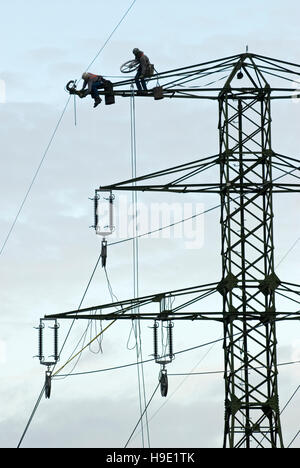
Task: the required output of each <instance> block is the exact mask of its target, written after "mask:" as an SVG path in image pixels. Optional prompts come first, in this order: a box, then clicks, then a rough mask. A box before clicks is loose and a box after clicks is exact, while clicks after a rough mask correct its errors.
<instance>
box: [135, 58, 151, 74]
mask: <svg viewBox="0 0 300 468" xmlns="http://www.w3.org/2000/svg"><path fill="white" fill-rule="evenodd" d="M138 61H139V63H140V66H139V72H140V74H141V75H144V76H145V75H147V73H148V70H149V65H150V60H149V59H148V57H147V55H145V54H142V55H141V56H140V57H139V58H138Z"/></svg>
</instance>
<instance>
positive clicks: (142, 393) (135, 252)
mask: <svg viewBox="0 0 300 468" xmlns="http://www.w3.org/2000/svg"><path fill="white" fill-rule="evenodd" d="M130 140H131V145H130V146H131V176H132V178H133V179H135V178H136V177H137V151H136V108H135V97H134V87H133V85H132V86H131V97H130ZM132 208H133V213H132V217H133V220H132V221H133V222H132V231H133V240H132V267H133V295H134V299H136V298H138V297H139V239H138V237H137V232H138V194H137V191H132ZM135 310H136V311H137V313H139V307H137V308H136V309H134V310H133V313H134V311H135ZM132 328H133V330H134V334H135V350H136V359H137V374H138V390H139V404H140V414H141V427H142V428H143V424H142V420H143V416H144V415H145V418H146V429H147V441H148V447H149V448H150V434H149V425H148V417H147V410H146V388H145V376H144V368H143V364H142V361H143V351H142V336H141V323H140V320H139V319H138V320H135V321H133V322H132ZM143 405H144V408H145V410H143ZM142 443H143V447H145V437H144V431H143V429H142Z"/></svg>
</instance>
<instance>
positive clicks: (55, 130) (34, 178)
mask: <svg viewBox="0 0 300 468" xmlns="http://www.w3.org/2000/svg"><path fill="white" fill-rule="evenodd" d="M135 3H136V0H134V1H133V2H132V4H131V5H130V7H129V8H128V10H127V11H126V12H125V14H124V15H123V16H122V18H121V20H120V21H119V23H118V24H117V25H116V27H115V28H114V30H113V31H112V33H111V34H110V35H109V37H108V38H107V40H106V41H105V43H104V44H103V46H102V47H101V49H100V50H99V52H98V53H97V55H96V56H95V58H94V60H93V61H92V62H91V63H90V65H89V67H90V66H91V65H92V64H93V63H94V62H95V60H96V59H97V58H98V57H99V55H100V54H101V52H102V51H103V49H104V48H105V46H106V45H107V44H108V42H109V40H110V39H111V37H112V36H113V34H114V33H115V31H116V30H117V29H118V27H119V26H120V24H121V23H122V21H123V20H124V19H125V17H126V16H127V14H128V13H129V11H130V10H131V8H132V7H133V5H134V4H135ZM89 67H88V68H89ZM70 99H71V95H70V96H69V98H68V100H67V103H66V105H65V107H64V109H63V112H62V114H61V116H60V119H59V121H58V123H57V125H56V127H55V129H54V132H53V134H52V137H51V139H50V142H49V144H48V146H47V148H46V151H45V153H44V155H43V157H42V159H41V162H40V164H39V166H38V168H37V171H36V173H35V174H34V177H33V179H32V181H31V184H30V186H29V188H28V190H27V193H26V194H25V197H24V199H23V201H22V203H21V206H20V208H19V210H18V213H17V215H16V217H15V220H14V222H13V224H12V226H11V228H10V231H9V233H8V235H7V237H6V239H5V241H4V243H3V245H2V248H1V250H0V255H1V254H2V252H3V249H4V248H5V245H6V243H7V241H8V239H9V237H10V235H11V233H12V231H13V229H14V226H15V224H16V222H17V220H18V218H19V215H20V213H21V211H22V209H23V206H24V204H25V202H26V200H27V197H28V195H29V193H30V191H31V188H32V186H33V184H34V182H35V180H36V178H37V176H38V173H39V171H40V168H41V166H42V164H43V162H44V159H45V157H46V155H47V153H48V150H49V148H50V146H51V144H52V141H53V139H54V136H55V134H56V132H57V130H58V127H59V125H60V123H61V121H62V118H63V116H64V114H65V112H66V109H67V107H68V104H69V102H70ZM100 258H101V256H100V257H99V258H98V260H97V263H96V266H95V268H94V271H93V273H92V276H91V278H90V280H89V283H88V286H87V288H86V290H85V292H84V295H83V298H82V300H81V302H80V307H81V304H82V302H83V300H84V297H85V295H86V293H87V290H88V288H89V286H90V284H91V281H92V278H93V276H94V274H95V271H96V269H97V267H98V263H99V261H100ZM73 325H74V320H73V322H72V324H71V327H70V329H69V332H68V334H67V337H66V339H65V341H64V344H63V347H64V346H65V344H66V341H67V339H68V337H69V335H70V332H71V329H72V328H73ZM62 349H63V348H62ZM61 352H62V350H61ZM44 390H45V385H44V387H43V389H42V391H41V393H40V396H39V398H38V400H37V402H36V404H35V406H34V409H33V411H32V414H31V416H30V418H29V421H28V423H27V425H26V427H25V430H24V432H23V434H22V437H21V439H20V442H19V444H18V448H20V446H21V443H22V442H23V439H24V437H25V435H26V433H27V431H28V428H29V426H30V424H31V422H32V419H33V417H34V415H35V413H36V411H37V409H38V406H39V404H40V402H41V399H42V395H43V393H44Z"/></svg>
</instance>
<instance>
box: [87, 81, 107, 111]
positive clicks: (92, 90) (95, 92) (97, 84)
mask: <svg viewBox="0 0 300 468" xmlns="http://www.w3.org/2000/svg"><path fill="white" fill-rule="evenodd" d="M82 79H83V85H82V89H81V92H83V91H84V90H85V88H86V87H87V94H90V95H91V97H92V98H93V99H94V101H95V103H94V107H97V106H98V105H99V104H100V103H101V101H102V99H101V98H100V96H99V89H100V88H104V84H105V81H106V80H104V78H103V77H102V76H101V75H93V74H92V73H83V75H82Z"/></svg>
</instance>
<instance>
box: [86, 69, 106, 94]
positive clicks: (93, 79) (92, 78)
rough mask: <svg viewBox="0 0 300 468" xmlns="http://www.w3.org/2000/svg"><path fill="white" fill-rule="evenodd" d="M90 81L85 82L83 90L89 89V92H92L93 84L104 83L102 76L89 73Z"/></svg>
mask: <svg viewBox="0 0 300 468" xmlns="http://www.w3.org/2000/svg"><path fill="white" fill-rule="evenodd" d="M87 75H88V79H86V80H84V82H83V86H82V89H85V88H86V87H88V91H89V92H91V90H92V86H93V83H96V82H97V81H99V82H102V83H103V82H104V80H103V77H102V76H101V75H93V73H87Z"/></svg>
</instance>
